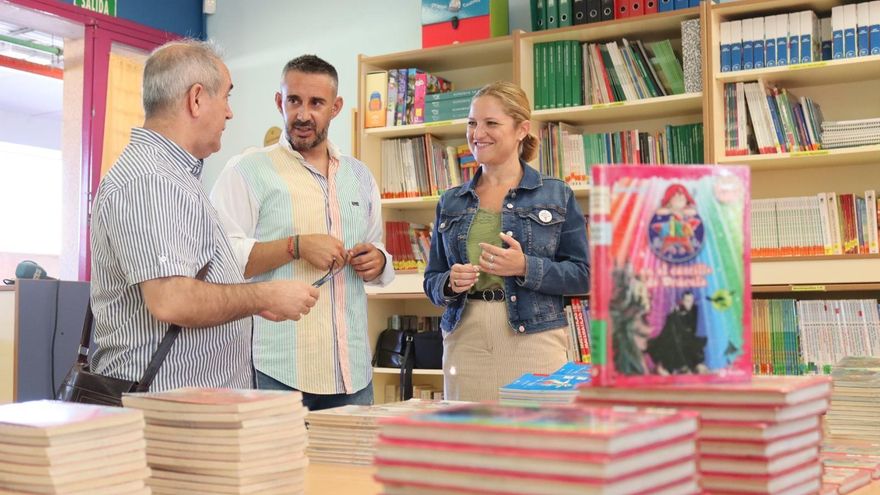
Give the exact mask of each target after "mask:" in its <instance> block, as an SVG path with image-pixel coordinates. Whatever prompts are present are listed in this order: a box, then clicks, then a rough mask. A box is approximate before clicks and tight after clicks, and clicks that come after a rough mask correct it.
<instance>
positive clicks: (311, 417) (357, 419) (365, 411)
mask: <svg viewBox="0 0 880 495" xmlns="http://www.w3.org/2000/svg"><path fill="white" fill-rule="evenodd" d="M453 404H456V402H445V401H429V400H420V399H410V400H408V401H404V402H393V403H390V404H381V405H373V406H358V405H347V406H342V407H336V408H333V409H324V410H321V411H311V412H309V414H308V417H307V422H308V425H309V445H308V447H307V448H306V454H307V455H308V457H309V459H310V460H311V461H313V462H321V463H329V464H360V465H369V464H372V463H373V455H374V454H375V452H376V439H377V438H378V436H379V425H378V422H379V419H381V418H390V417H394V416H401V415H405V414H411V413H414V412H419V411H428V410H434V409H441V408H444V407H449V406H450V405H453Z"/></svg>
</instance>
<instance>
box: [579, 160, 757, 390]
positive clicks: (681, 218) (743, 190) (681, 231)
mask: <svg viewBox="0 0 880 495" xmlns="http://www.w3.org/2000/svg"><path fill="white" fill-rule="evenodd" d="M593 170H594V172H595V184H596V185H595V187H594V189H593V192H592V195H591V206H590V212H591V219H590V225H591V231H592V232H591V236H592V243H591V251H592V253H591V259H592V262H593V276H592V277H593V278H592V282H591V283H592V287H591V306H592V309H593V311H594V315H593V321H592V323H591V337H592V339H591V340H592V342H593V343H594V356H593V364H594V368H593V369H594V382H593V383H594V384H596V385H599V386H604V385H624V386H625V385H648V384H662V383H667V384H668V383H694V382H707V381H741V380H747V379H748V377H749V376H750V374H751V327H750V315H751V287H750V283H749V261H750V258H749V256H750V253H749V224H748V222H749V211H748V209H749V170H748V168H747V167H737V166H730V167H722V166H663V167H656V166H610V167H609V166H601V167H594V169H593ZM603 351H604V352H603Z"/></svg>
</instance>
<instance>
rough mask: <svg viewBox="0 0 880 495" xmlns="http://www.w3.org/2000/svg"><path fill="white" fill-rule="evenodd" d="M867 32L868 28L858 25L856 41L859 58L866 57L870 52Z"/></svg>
mask: <svg viewBox="0 0 880 495" xmlns="http://www.w3.org/2000/svg"><path fill="white" fill-rule="evenodd" d="M869 30H870V27H869V26H862V25H859V29H858V37H859V40H858V41H859V56H860V57H865V56H867V55H868V54H869V53H870V51H871V47H870V43H871V41H870V38H869V36H868V32H869Z"/></svg>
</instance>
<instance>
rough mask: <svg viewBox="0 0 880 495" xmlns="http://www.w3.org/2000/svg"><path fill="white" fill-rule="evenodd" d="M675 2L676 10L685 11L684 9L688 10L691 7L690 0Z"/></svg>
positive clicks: (676, 0) (674, 7) (677, 0)
mask: <svg viewBox="0 0 880 495" xmlns="http://www.w3.org/2000/svg"><path fill="white" fill-rule="evenodd" d="M674 1H675V4H674V5H673V9H674V10H683V9H686V8H688V6H689V5H690V3H689V2H688V0H674Z"/></svg>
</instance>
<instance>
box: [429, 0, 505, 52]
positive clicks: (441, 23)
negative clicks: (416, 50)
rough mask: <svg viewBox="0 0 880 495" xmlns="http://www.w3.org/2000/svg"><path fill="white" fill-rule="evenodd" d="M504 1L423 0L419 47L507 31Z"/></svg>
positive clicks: (500, 33) (451, 42)
mask: <svg viewBox="0 0 880 495" xmlns="http://www.w3.org/2000/svg"><path fill="white" fill-rule="evenodd" d="M508 18H509V13H508V4H507V0H422V48H430V47H432V46H441V45H450V44H453V43H462V42H465V41H475V40H482V39H486V38H492V37H495V36H505V35H507V34H508V33H509V27H508Z"/></svg>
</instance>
